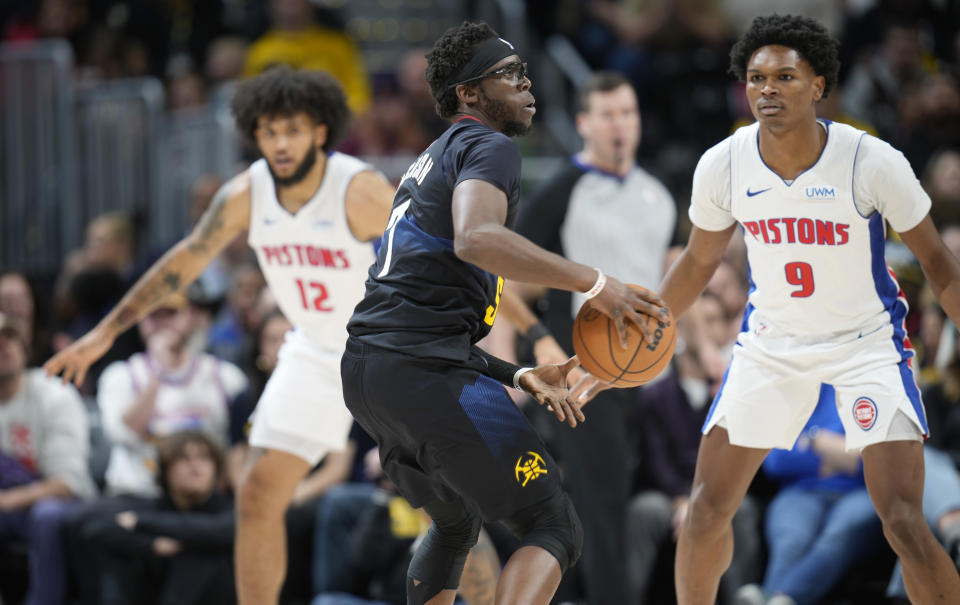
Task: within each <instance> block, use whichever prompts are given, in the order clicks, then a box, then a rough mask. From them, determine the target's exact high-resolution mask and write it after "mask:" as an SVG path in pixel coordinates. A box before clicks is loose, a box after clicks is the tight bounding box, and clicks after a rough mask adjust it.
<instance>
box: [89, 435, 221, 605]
mask: <svg viewBox="0 0 960 605" xmlns="http://www.w3.org/2000/svg"><path fill="white" fill-rule="evenodd" d="M157 449H158V452H159V456H158V459H157V463H158V464H157V475H156V480H157V483H158V484H159V491H160V494H159V495H158V496H156V497H154V498H150V499H145V500H141V501H139V502H138V503H136V505H135V506H133V507H132V508H130V509H127V510H123V511H121V512H119V513H114V512H112V511H102V512H101V513H99V514H97V515H94V516H92V517H90V519H89V520H88V521H87V523H86V526H85V530H84V531H85V533H86V538H87V540H88V544H90V545H91V546H92V547H93V551H92V552H88V553H87V556H92V557H95V558H96V560H97V563H98V565H97V567H96V574H97V580H98V584H99V595H100V597H99V598H100V600H99V602H100V603H101V604H102V605H128V604H130V603H137V604H138V605H208V604H211V605H218V604H220V605H228V604H230V603H235V602H236V595H235V593H234V588H233V556H232V555H233V532H234V525H235V522H234V512H233V501H232V499H231V498H229V497H228V496H227V494H226V493H224V492H223V491H222V489H221V487H220V486H221V485H222V482H221V478H222V475H223V470H224V462H223V451H222V450H221V448H220V446H219V445H218V443H217V442H216V441H215V440H214V439H212V438H211V437H210V436H209V435H208V434H207V433H205V432H202V431H194V430H186V431H180V432H176V433H173V434H171V435H168V436H166V437H163V438H161V439H160V440H159V442H158V444H157Z"/></svg>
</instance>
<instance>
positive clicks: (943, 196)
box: [922, 138, 960, 231]
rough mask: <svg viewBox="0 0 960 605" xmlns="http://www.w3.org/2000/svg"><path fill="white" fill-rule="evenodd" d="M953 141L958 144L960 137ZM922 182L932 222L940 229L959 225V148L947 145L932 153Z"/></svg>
mask: <svg viewBox="0 0 960 605" xmlns="http://www.w3.org/2000/svg"><path fill="white" fill-rule="evenodd" d="M954 143H955V144H960V138H958V139H955V140H954ZM922 183H923V188H924V190H925V191H926V192H927V193H928V194H929V195H930V201H931V202H932V203H933V205H932V206H931V208H930V216H931V217H932V218H933V222H934V224H936V225H937V227H938V228H940V230H941V231H943V229H945V228H948V227H951V226H953V227H955V226H957V225H960V150H958V149H957V148H949V147H948V148H944V149H941V150H940V151H938V152H936V153H934V154H933V156H931V157H930V160H929V161H928V162H927V165H926V167H925V168H924V170H923V178H922Z"/></svg>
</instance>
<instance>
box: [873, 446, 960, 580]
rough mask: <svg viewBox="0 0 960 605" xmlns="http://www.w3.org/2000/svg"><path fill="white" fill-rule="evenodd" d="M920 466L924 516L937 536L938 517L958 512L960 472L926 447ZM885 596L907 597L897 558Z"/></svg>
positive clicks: (950, 462)
mask: <svg viewBox="0 0 960 605" xmlns="http://www.w3.org/2000/svg"><path fill="white" fill-rule="evenodd" d="M923 466H924V474H923V477H924V479H923V516H924V518H925V519H926V520H927V524H928V525H929V526H930V528H931V529H933V535H935V536H937V522H938V521H939V520H940V517H942V516H943V515H945V514H947V513H949V512H950V511H955V510H960V473H958V472H957V467H956V466H954V465H953V460H952V459H951V458H950V456H948V455H947V454H945V453H943V452H941V451H940V450H938V449H935V448H932V447H929V446H924V448H923ZM937 537H938V538H939V536H937ZM887 596H888V597H890V598H893V597H900V598H902V599H906V598H907V589H906V587H905V586H904V585H903V570H902V569H901V568H900V560H899V559H897V566H896V567H894V569H893V576H892V577H891V578H890V584H889V585H888V586H887Z"/></svg>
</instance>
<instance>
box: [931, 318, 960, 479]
mask: <svg viewBox="0 0 960 605" xmlns="http://www.w3.org/2000/svg"><path fill="white" fill-rule="evenodd" d="M945 333H948V334H950V338H949V342H947V343H943V341H944V340H948V339H941V343H943V344H941V347H944V346H949V347H950V348H951V355H950V356H949V357H948V362H947V363H946V365H945V367H944V368H943V372H942V380H940V381H938V382H934V383H932V384H929V385H927V386H926V387H925V388H924V389H923V403H924V407H925V408H926V412H927V420H928V422H929V423H930V425H931V426H933V427H936V429H935V430H932V431H931V432H930V439H928V440H927V445H928V446H932V447H935V448H937V449H938V450H940V451H942V452H943V453H945V454H946V455H947V456H949V457H950V458H951V460H952V461H953V464H954V466H956V467H958V468H960V355H958V354H957V339H956V328H954V327H953V326H952V324H951V325H950V326H949V327H948V330H947V331H945Z"/></svg>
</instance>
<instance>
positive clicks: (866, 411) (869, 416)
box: [853, 397, 877, 431]
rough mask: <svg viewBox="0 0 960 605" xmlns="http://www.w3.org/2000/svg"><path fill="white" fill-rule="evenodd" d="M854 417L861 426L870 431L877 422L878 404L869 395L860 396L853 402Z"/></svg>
mask: <svg viewBox="0 0 960 605" xmlns="http://www.w3.org/2000/svg"><path fill="white" fill-rule="evenodd" d="M853 419H854V420H856V421H857V425H858V426H859V427H860V428H862V429H863V430H865V431H869V430H870V429H871V428H873V425H874V424H876V423H877V404H876V403H874V402H873V400H872V399H870V398H869V397H858V398H857V400H856V401H854V402H853Z"/></svg>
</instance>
